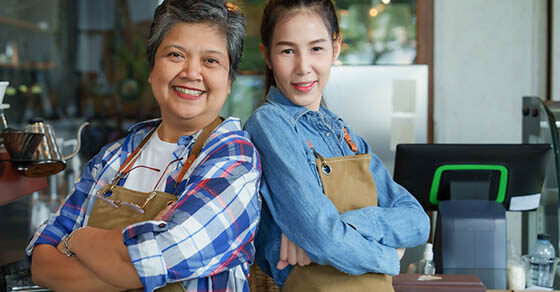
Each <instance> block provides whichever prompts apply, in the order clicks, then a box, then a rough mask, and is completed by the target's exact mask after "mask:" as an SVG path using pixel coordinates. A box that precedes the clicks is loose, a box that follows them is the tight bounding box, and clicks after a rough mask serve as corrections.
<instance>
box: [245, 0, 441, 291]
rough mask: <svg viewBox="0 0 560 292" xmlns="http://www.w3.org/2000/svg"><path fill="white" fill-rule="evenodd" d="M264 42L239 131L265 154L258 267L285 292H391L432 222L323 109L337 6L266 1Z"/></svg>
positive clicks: (304, 0)
mask: <svg viewBox="0 0 560 292" xmlns="http://www.w3.org/2000/svg"><path fill="white" fill-rule="evenodd" d="M261 40H262V44H261V51H262V53H263V55H264V58H265V61H266V65H267V85H268V94H267V98H266V102H265V104H264V105H262V106H261V107H260V108H258V109H257V110H256V111H255V113H254V114H253V115H252V116H251V118H250V119H249V120H248V121H247V124H246V125H245V129H246V130H247V131H248V132H249V133H250V134H251V138H252V140H253V142H254V144H255V146H256V147H257V149H258V150H259V153H260V154H261V158H262V170H263V179H262V186H261V194H262V196H263V198H264V200H265V202H266V204H263V211H262V214H261V216H262V219H261V224H260V229H259V232H258V233H257V237H256V239H255V244H256V248H257V256H256V262H257V264H258V265H259V266H260V267H261V268H262V270H263V271H265V272H266V273H267V274H269V275H271V276H272V277H273V278H274V280H275V282H276V283H277V284H278V285H279V286H280V287H283V289H284V291H374V290H375V289H377V290H375V291H392V287H391V277H389V276H387V275H384V274H388V275H396V274H398V273H399V269H400V268H399V256H400V255H399V252H400V251H399V250H397V249H399V248H407V247H413V246H417V245H420V244H422V243H424V242H425V241H426V240H427V238H428V233H429V229H430V228H429V219H428V216H427V215H426V213H425V212H424V211H423V209H422V207H421V206H420V205H419V203H418V202H417V201H416V199H414V197H413V196H412V195H411V194H410V193H408V192H407V190H405V189H404V188H403V187H401V186H400V185H398V184H396V183H395V182H394V181H393V180H392V178H391V176H390V174H389V173H388V171H387V169H386V168H385V167H384V166H383V164H382V163H381V161H380V159H379V158H378V157H377V156H376V155H375V154H373V153H372V151H371V148H370V146H369V145H368V144H367V143H366V142H365V141H364V139H362V138H361V137H359V136H358V135H356V134H355V133H354V132H353V131H352V130H351V129H350V128H349V127H348V125H347V124H346V123H345V122H344V120H343V119H342V118H340V117H337V116H336V115H335V114H333V113H332V112H330V111H329V110H328V109H327V108H325V107H324V106H323V105H322V92H323V89H324V88H325V85H326V83H327V80H328V78H329V74H330V69H331V66H332V64H333V63H334V61H335V60H336V59H337V57H338V55H339V53H340V49H341V41H342V40H341V36H340V32H339V29H338V21H337V18H336V12H335V9H334V7H333V4H332V3H331V1H330V0H270V1H269V3H268V4H267V6H266V8H265V11H264V15H263V21H262V25H261ZM348 98H351V97H350V96H349V97H348ZM284 235H285V236H284ZM309 260H310V261H311V262H312V263H311V264H310V265H306V264H308V262H309ZM288 263H289V264H291V265H296V264H299V265H298V266H295V267H293V266H291V265H290V266H288ZM286 266H288V267H286ZM350 275H354V276H350ZM356 275H360V276H356Z"/></svg>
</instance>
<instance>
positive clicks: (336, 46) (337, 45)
mask: <svg viewBox="0 0 560 292" xmlns="http://www.w3.org/2000/svg"><path fill="white" fill-rule="evenodd" d="M341 49H342V36H341V35H340V34H338V37H337V38H336V39H335V40H333V63H334V62H335V61H336V59H338V56H339V55H340V50H341Z"/></svg>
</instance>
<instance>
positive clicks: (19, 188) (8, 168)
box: [0, 149, 48, 205]
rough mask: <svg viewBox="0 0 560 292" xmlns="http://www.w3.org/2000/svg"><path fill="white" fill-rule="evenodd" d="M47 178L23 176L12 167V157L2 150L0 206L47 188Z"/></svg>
mask: <svg viewBox="0 0 560 292" xmlns="http://www.w3.org/2000/svg"><path fill="white" fill-rule="evenodd" d="M47 185H48V184H47V178H46V177H38V178H30V177H25V176H21V175H20V174H19V173H18V172H17V170H16V169H15V168H14V167H13V166H12V162H11V161H10V155H8V153H7V152H6V150H4V149H2V150H0V205H4V204H7V203H9V202H11V201H14V200H16V199H18V198H21V197H22V196H25V195H29V194H31V193H32V192H34V191H38V190H41V189H44V188H46V187H47Z"/></svg>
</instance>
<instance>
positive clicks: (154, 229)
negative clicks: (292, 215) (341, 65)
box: [27, 0, 260, 291]
mask: <svg viewBox="0 0 560 292" xmlns="http://www.w3.org/2000/svg"><path fill="white" fill-rule="evenodd" d="M244 32H245V20H244V18H243V15H242V14H241V13H240V11H239V9H238V8H237V7H235V6H233V5H230V4H226V3H225V2H224V1H216V0H214V1H211V0H206V1H172V0H166V1H164V2H163V3H162V4H161V5H160V6H158V8H157V9H156V11H155V14H154V21H153V23H152V26H151V28H150V32H149V35H148V41H147V44H148V47H147V55H148V60H149V66H150V76H149V82H150V84H151V86H152V91H153V93H154V96H155V98H156V100H157V102H158V104H159V107H160V110H161V119H157V120H151V121H145V122H141V123H139V124H136V125H134V126H132V127H131V129H130V132H129V134H128V136H127V137H125V138H123V139H121V140H119V141H117V142H114V143H112V144H109V145H107V146H105V147H104V148H103V149H102V150H101V152H100V153H99V154H97V155H96V156H95V157H94V158H93V159H92V160H91V161H90V162H89V163H88V165H87V168H86V169H85V171H84V173H83V175H82V177H81V179H80V181H79V182H78V183H77V184H76V186H75V190H74V192H73V193H72V194H71V195H70V196H69V197H68V198H67V200H66V201H65V202H64V204H63V206H62V207H61V208H60V209H59V211H58V212H57V213H56V214H55V215H53V216H52V217H51V218H49V220H48V221H47V222H46V223H45V224H44V225H43V226H41V227H40V228H39V230H38V231H37V232H36V233H35V235H34V236H33V238H32V240H31V242H30V244H29V246H28V247H27V254H28V255H29V256H30V257H32V264H31V272H32V275H33V280H34V281H35V282H36V283H37V284H39V285H42V286H45V287H48V288H51V289H54V290H56V291H77V290H79V291H89V290H91V291H113V290H127V289H135V288H143V289H144V290H145V291H152V290H154V289H156V288H160V287H164V288H163V289H165V290H166V291H171V290H174V291H184V290H185V289H187V290H189V291H195V290H196V291H211V290H213V291H248V290H249V287H248V283H247V276H248V271H249V265H250V263H251V262H252V260H253V255H254V246H253V242H252V240H253V238H254V234H255V229H256V225H257V221H258V214H259V211H260V201H259V199H258V195H257V191H258V187H259V180H260V165H259V161H258V155H257V152H256V150H255V148H254V146H253V145H252V144H251V142H250V141H249V139H248V135H247V134H246V132H244V131H242V130H241V125H240V121H239V119H236V118H228V119H225V120H223V119H221V118H219V117H218V113H219V111H220V110H221V108H222V106H223V104H224V102H225V100H226V97H227V95H228V94H229V92H230V86H231V82H232V81H233V79H234V75H235V70H236V69H237V66H238V64H239V61H240V59H241V51H242V46H243V41H242V39H243V35H244ZM171 283H173V284H171Z"/></svg>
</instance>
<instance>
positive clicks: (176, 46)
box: [163, 45, 226, 57]
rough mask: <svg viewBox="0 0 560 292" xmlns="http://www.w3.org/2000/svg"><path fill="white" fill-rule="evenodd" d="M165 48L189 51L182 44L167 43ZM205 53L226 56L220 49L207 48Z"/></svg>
mask: <svg viewBox="0 0 560 292" xmlns="http://www.w3.org/2000/svg"><path fill="white" fill-rule="evenodd" d="M163 49H164V50H166V49H177V50H180V51H182V52H187V51H188V50H187V49H186V48H185V47H183V46H180V45H167V46H165V47H163ZM204 53H205V54H217V55H221V56H223V57H226V54H224V52H222V51H221V50H219V49H206V50H204Z"/></svg>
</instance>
